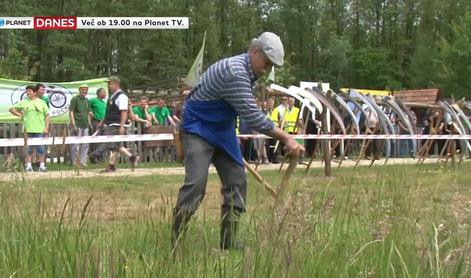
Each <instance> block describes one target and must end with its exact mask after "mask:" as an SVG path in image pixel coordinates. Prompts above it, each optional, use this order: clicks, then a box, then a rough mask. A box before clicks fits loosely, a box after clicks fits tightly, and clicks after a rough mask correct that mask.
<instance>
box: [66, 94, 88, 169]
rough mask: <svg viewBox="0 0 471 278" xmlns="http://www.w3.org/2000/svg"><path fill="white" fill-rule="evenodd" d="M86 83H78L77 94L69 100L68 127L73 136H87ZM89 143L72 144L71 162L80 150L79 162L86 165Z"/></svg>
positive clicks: (73, 161)
mask: <svg viewBox="0 0 471 278" xmlns="http://www.w3.org/2000/svg"><path fill="white" fill-rule="evenodd" d="M87 94H88V85H80V87H79V94H78V95H76V96H74V97H73V98H72V99H71V100H70V106H69V116H70V128H71V134H72V135H73V136H88V134H89V127H90V125H91V113H90V103H89V102H88V99H87ZM88 147H89V144H80V146H79V144H72V145H71V147H70V148H71V149H70V158H71V160H72V164H74V163H76V162H77V153H78V152H79V150H80V164H82V165H83V166H85V167H86V166H87V153H88Z"/></svg>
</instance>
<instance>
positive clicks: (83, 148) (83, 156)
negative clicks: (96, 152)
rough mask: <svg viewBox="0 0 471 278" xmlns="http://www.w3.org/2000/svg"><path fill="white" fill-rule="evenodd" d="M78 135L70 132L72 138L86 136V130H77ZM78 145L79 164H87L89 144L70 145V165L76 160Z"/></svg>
mask: <svg viewBox="0 0 471 278" xmlns="http://www.w3.org/2000/svg"><path fill="white" fill-rule="evenodd" d="M77 131H78V133H76V132H74V131H73V130H72V132H71V133H72V135H73V136H88V128H80V127H79V128H77ZM79 145H80V163H87V157H88V156H87V153H88V147H89V144H88V143H86V144H72V145H71V146H70V160H72V164H75V162H76V159H77V153H78V151H79Z"/></svg>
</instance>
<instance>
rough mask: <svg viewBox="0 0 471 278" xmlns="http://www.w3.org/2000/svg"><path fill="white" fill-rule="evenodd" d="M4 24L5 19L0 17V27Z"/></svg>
mask: <svg viewBox="0 0 471 278" xmlns="http://www.w3.org/2000/svg"><path fill="white" fill-rule="evenodd" d="M3 26H5V19H3V18H0V27H3Z"/></svg>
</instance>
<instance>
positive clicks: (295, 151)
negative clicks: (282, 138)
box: [284, 137, 304, 157]
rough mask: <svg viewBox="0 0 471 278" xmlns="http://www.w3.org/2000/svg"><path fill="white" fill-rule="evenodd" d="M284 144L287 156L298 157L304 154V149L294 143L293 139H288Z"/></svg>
mask: <svg viewBox="0 0 471 278" xmlns="http://www.w3.org/2000/svg"><path fill="white" fill-rule="evenodd" d="M284 143H285V147H286V148H287V149H288V154H289V155H293V156H296V157H300V156H301V155H302V154H303V153H304V147H303V146H302V145H300V144H299V143H298V142H296V140H294V139H293V137H288V140H287V141H286V142H284Z"/></svg>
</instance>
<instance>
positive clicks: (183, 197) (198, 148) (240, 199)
mask: <svg viewBox="0 0 471 278" xmlns="http://www.w3.org/2000/svg"><path fill="white" fill-rule="evenodd" d="M182 144H183V152H184V155H185V158H184V164H185V183H184V184H183V186H182V187H181V188H180V192H179V194H178V199H177V205H176V206H177V208H178V209H180V210H184V211H185V212H187V213H190V214H193V213H194V212H195V211H196V210H197V209H198V207H199V205H200V203H201V201H202V200H203V197H204V195H205V193H206V184H207V181H208V170H209V165H210V163H211V162H212V163H213V164H214V166H215V167H216V170H217V172H218V175H219V178H220V179H221V182H222V188H221V194H222V195H223V201H222V205H223V206H227V207H232V206H233V207H234V208H237V209H239V211H245V198H246V193H247V176H246V174H245V169H244V167H242V166H241V165H239V164H237V163H236V162H235V161H234V159H232V158H231V157H230V156H229V155H227V154H226V152H225V151H223V150H220V149H216V148H214V147H213V146H211V145H210V144H208V143H207V142H206V141H205V140H203V139H202V138H201V137H199V136H197V135H194V134H189V133H184V134H183V140H182Z"/></svg>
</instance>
